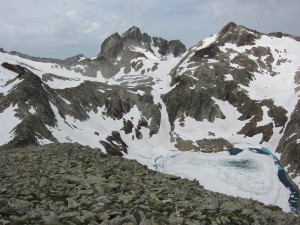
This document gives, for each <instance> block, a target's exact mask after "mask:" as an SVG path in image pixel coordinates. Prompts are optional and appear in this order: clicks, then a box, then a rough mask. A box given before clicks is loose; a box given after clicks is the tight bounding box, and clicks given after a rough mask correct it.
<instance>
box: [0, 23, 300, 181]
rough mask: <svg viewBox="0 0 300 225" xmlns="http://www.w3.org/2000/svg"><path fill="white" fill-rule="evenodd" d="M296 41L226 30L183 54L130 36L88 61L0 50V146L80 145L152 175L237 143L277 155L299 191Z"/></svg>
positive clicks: (110, 42)
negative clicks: (177, 156) (182, 156)
mask: <svg viewBox="0 0 300 225" xmlns="http://www.w3.org/2000/svg"><path fill="white" fill-rule="evenodd" d="M278 36H279V37H278ZM297 39H298V38H297V37H293V38H292V36H291V35H286V34H280V33H275V34H269V35H268V34H263V33H259V32H257V31H254V30H251V29H248V28H245V27H244V26H240V25H236V24H235V23H229V24H227V25H226V26H225V27H224V28H223V29H222V30H221V31H220V32H219V33H217V34H215V35H212V36H211V37H209V38H207V39H204V40H202V41H200V42H199V43H198V44H196V45H195V46H192V47H191V48H189V49H187V50H186V47H185V46H184V45H183V44H182V43H181V42H180V41H167V40H164V39H162V38H155V37H150V36H149V35H148V34H146V33H142V32H141V31H140V29H139V28H137V27H132V28H130V29H129V30H128V31H126V32H125V33H124V34H122V35H119V34H118V33H115V34H113V35H111V36H110V37H108V38H107V39H106V40H105V41H104V42H103V44H102V46H101V50H100V53H99V55H98V56H97V57H95V58H86V57H84V56H83V55H77V56H74V57H70V58H68V59H66V60H55V59H45V58H36V57H30V56H26V55H23V54H20V53H16V52H12V53H7V52H5V51H4V50H3V51H1V53H0V54H1V55H0V60H1V65H2V66H1V68H0V76H1V84H0V85H1V93H0V97H1V99H0V112H1V114H0V116H1V118H0V119H1V121H2V123H3V124H6V120H7V118H9V120H12V121H13V122H12V123H10V124H8V125H7V130H8V132H7V131H5V130H2V133H3V137H6V138H3V140H2V141H1V143H0V144H1V145H3V146H2V148H7V147H19V146H21V145H30V144H38V145H41V144H48V143H52V142H54V143H57V142H79V143H81V144H84V145H90V146H91V147H97V148H101V150H102V151H103V152H107V153H109V154H113V155H119V156H124V157H127V158H133V159H137V160H138V161H139V162H140V163H142V164H145V165H147V166H148V167H150V168H153V162H154V160H155V158H156V157H159V156H160V155H164V154H168V152H169V151H170V150H172V149H178V150H183V151H188V150H196V151H206V152H215V151H216V152H218V151H223V150H226V149H228V148H232V147H233V146H234V144H235V143H236V142H238V141H243V142H250V143H253V145H254V146H266V147H268V148H270V149H271V150H272V151H273V152H274V154H275V150H276V151H277V152H280V154H281V155H280V164H281V165H282V166H284V167H286V169H287V172H288V173H289V175H290V176H291V178H292V179H293V180H294V182H296V183H297V182H299V181H298V177H299V172H300V167H299V163H298V160H297V159H299V156H300V154H299V151H298V150H295V149H298V148H299V147H298V146H299V143H298V140H300V137H299V135H298V133H299V128H298V126H297V124H298V122H297V121H298V113H297V109H298V106H299V103H298V102H299V98H298V96H297V94H298V91H299V89H297V88H298V81H295V79H296V78H297V76H298V75H297V74H298V73H299V72H297V71H298V68H299V65H300V61H299V59H300V56H299V54H297V50H299V49H300V44H299V43H298V42H297ZM296 80H297V79H296ZM282 84H284V85H282ZM37 93H38V94H37ZM297 103H298V104H297ZM297 185H300V183H297Z"/></svg>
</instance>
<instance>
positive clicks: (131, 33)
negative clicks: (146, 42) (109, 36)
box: [122, 26, 143, 41]
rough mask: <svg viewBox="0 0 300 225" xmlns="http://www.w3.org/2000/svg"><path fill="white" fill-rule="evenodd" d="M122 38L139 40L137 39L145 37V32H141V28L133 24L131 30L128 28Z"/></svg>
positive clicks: (140, 39)
mask: <svg viewBox="0 0 300 225" xmlns="http://www.w3.org/2000/svg"><path fill="white" fill-rule="evenodd" d="M122 38H123V39H125V40H126V39H129V40H131V39H133V40H137V41H142V39H143V34H142V32H141V30H140V29H139V28H138V27H136V26H133V27H131V28H130V29H129V30H127V31H126V32H125V33H124V34H122Z"/></svg>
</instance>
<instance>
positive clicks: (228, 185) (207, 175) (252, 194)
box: [155, 148, 298, 212]
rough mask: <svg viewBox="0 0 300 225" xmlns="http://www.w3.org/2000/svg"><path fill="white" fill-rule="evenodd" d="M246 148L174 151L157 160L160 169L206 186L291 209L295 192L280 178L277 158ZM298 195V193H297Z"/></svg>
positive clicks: (287, 210) (221, 191)
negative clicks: (218, 150) (221, 150)
mask: <svg viewBox="0 0 300 225" xmlns="http://www.w3.org/2000/svg"><path fill="white" fill-rule="evenodd" d="M269 153H270V154H268V153H266V152H265V153H264V154H261V153H260V154H258V152H257V151H255V150H253V149H252V150H250V149H249V148H248V149H244V150H242V151H238V152H237V153H236V154H230V152H229V151H223V152H218V153H203V152H191V151H189V152H181V151H172V152H170V153H168V154H167V155H163V156H159V157H157V158H156V160H155V165H156V168H157V170H158V171H160V172H162V173H168V174H173V175H177V176H180V177H184V178H188V179H196V180H198V181H199V183H200V184H201V185H203V186H204V187H205V188H206V189H208V190H212V191H216V192H220V193H224V194H228V195H232V196H239V197H244V198H252V199H255V200H258V201H260V202H263V203H265V204H272V205H277V206H279V207H281V208H282V209H283V211H285V212H290V211H291V205H290V202H289V199H290V196H291V191H290V189H289V188H287V187H286V186H285V185H284V184H283V183H282V182H281V180H280V179H279V176H278V171H279V170H278V165H277V164H276V162H275V161H276V157H275V156H274V155H273V154H272V153H271V152H269ZM297 197H298V196H297Z"/></svg>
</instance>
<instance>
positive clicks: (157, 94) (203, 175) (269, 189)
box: [0, 35, 300, 212]
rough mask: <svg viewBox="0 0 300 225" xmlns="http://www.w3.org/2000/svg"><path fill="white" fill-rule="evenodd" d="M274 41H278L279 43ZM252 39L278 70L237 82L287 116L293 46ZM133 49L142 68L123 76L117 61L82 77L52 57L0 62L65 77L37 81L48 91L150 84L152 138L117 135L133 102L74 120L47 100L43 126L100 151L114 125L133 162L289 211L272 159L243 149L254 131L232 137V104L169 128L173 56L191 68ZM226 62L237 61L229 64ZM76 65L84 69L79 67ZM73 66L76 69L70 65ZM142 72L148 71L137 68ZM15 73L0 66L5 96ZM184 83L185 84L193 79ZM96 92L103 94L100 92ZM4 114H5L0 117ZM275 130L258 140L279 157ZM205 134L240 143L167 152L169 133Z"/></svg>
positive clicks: (296, 53)
mask: <svg viewBox="0 0 300 225" xmlns="http://www.w3.org/2000/svg"><path fill="white" fill-rule="evenodd" d="M216 38H217V35H213V36H211V37H209V38H207V39H205V40H203V41H202V42H199V44H198V45H196V46H195V47H193V48H191V49H190V51H192V50H195V51H196V50H200V49H202V48H205V47H207V46H208V45H209V44H211V43H213V42H214V41H216ZM282 42H284V43H285V44H284V45H283V44H282ZM256 45H257V46H271V51H272V54H273V55H274V58H275V60H274V63H273V65H272V67H273V69H274V70H275V71H277V72H278V73H279V75H275V76H271V75H270V74H269V73H268V72H267V71H262V73H258V72H257V73H255V74H254V75H255V76H254V79H253V80H252V81H251V82H250V84H249V86H248V87H246V86H241V88H243V89H244V90H246V91H247V93H248V95H249V96H250V97H251V98H252V99H255V100H258V101H260V100H262V99H265V98H269V99H273V100H274V102H275V103H276V104H277V105H278V106H282V107H284V108H285V109H286V110H287V111H288V115H287V116H290V115H291V113H292V112H293V110H294V107H295V105H296V103H297V99H296V98H295V97H294V96H295V90H294V89H295V87H296V85H295V83H294V77H293V76H294V74H295V72H296V71H297V70H298V68H299V65H300V44H299V43H298V42H297V43H296V41H294V40H292V39H290V38H283V39H279V38H275V37H273V38H271V37H265V36H263V37H262V38H261V39H260V40H258V41H257V42H256ZM252 47H253V46H248V47H237V46H236V45H233V44H226V45H224V46H223V47H221V50H222V51H224V52H226V51H227V48H231V49H233V50H234V51H236V52H245V50H246V49H247V48H252ZM133 50H134V51H137V52H143V53H144V55H145V56H146V58H137V59H135V62H137V61H138V60H143V66H142V67H141V68H140V69H139V70H138V71H133V70H132V71H131V73H130V74H125V72H124V69H125V67H124V68H121V69H120V71H119V72H118V73H117V74H116V75H115V76H113V77H111V78H109V79H106V78H104V77H103V76H102V74H101V72H100V71H98V73H97V76H96V77H87V76H83V75H82V74H80V73H79V72H75V71H74V70H69V69H67V68H63V67H60V66H58V65H56V64H54V63H41V62H35V61H31V60H28V59H24V58H21V57H19V56H16V55H11V54H8V53H1V52H0V62H8V63H11V64H20V65H22V66H24V67H26V68H28V69H29V70H31V71H32V72H33V73H35V74H37V75H38V76H39V77H40V78H42V76H43V74H45V73H52V74H55V75H58V76H61V77H64V78H68V79H65V80H60V79H57V80H55V79H54V80H52V81H51V80H49V81H47V82H44V83H46V84H48V85H49V86H50V87H51V88H56V89H63V88H70V87H76V86H78V85H80V84H81V83H83V82H84V81H86V80H89V81H97V82H103V83H106V84H108V85H120V86H127V87H128V88H132V87H136V86H138V85H146V86H151V87H152V91H151V94H152V95H153V101H154V103H155V104H160V105H161V110H160V112H161V121H160V129H159V132H158V133H157V134H156V135H153V136H152V137H150V136H149V129H147V128H145V127H142V128H141V129H140V130H139V131H140V132H141V134H142V136H143V138H142V139H137V138H135V139H133V134H125V132H124V131H123V130H121V129H122V127H123V118H124V119H125V120H131V121H132V123H133V125H134V127H136V126H137V125H138V122H139V121H138V120H139V118H140V112H139V110H138V108H137V107H136V106H135V107H133V108H132V109H131V111H129V112H128V113H127V114H126V115H124V117H123V118H122V119H120V120H116V119H112V118H109V117H106V116H103V115H102V112H104V111H105V110H106V109H105V107H102V108H100V107H99V108H97V110H98V112H94V111H90V112H87V113H88V115H89V119H87V120H86V121H78V120H76V119H74V118H73V117H71V116H68V115H66V116H65V118H62V117H61V116H60V114H59V112H58V109H57V107H56V106H55V105H53V104H51V108H52V110H53V112H54V114H55V116H56V119H57V124H56V126H55V127H47V128H48V129H49V130H50V131H51V132H52V134H53V136H54V137H55V138H56V139H57V140H58V141H59V142H78V143H80V144H83V145H89V146H91V147H96V148H100V149H101V150H102V151H103V152H105V149H104V148H103V146H102V145H101V144H100V142H99V141H100V140H105V138H106V137H107V136H108V135H109V134H110V133H111V132H112V131H119V133H120V135H121V137H122V140H123V141H124V142H125V143H126V144H127V146H128V154H126V155H125V156H124V157H125V158H128V159H135V160H137V161H138V162H140V163H141V164H144V165H146V166H148V167H149V168H151V169H156V170H158V171H160V172H163V173H168V174H173V175H178V176H180V177H183V178H188V179H197V180H198V181H199V183H200V184H201V185H203V186H204V187H205V188H206V189H208V190H211V191H216V192H220V193H224V194H227V195H232V196H239V197H244V198H252V199H255V200H258V201H260V202H263V203H265V204H272V205H277V206H279V207H281V208H282V209H283V211H285V212H290V211H291V209H290V205H289V201H288V200H289V197H290V191H289V190H288V189H287V188H286V187H285V186H284V185H283V184H282V183H281V182H280V180H279V178H278V175H277V174H278V167H277V165H275V164H274V161H273V160H272V158H271V157H270V156H267V155H261V154H257V153H254V152H252V151H249V148H250V147H258V148H260V147H261V146H259V145H258V143H259V141H260V140H261V138H262V134H258V135H255V136H253V137H245V136H244V135H238V134H237V132H238V131H239V130H241V127H243V126H244V125H245V124H246V123H247V122H249V120H250V119H249V120H247V121H240V120H238V118H239V117H240V116H241V114H240V113H239V112H238V111H237V109H236V108H235V107H234V106H232V105H231V104H229V103H228V102H224V101H221V100H218V99H215V98H214V99H213V100H214V101H215V103H216V104H217V105H218V106H219V108H220V109H221V111H222V112H223V113H224V115H225V117H226V118H225V119H218V118H217V119H215V121H214V122H213V123H211V122H209V121H207V120H204V121H196V120H195V119H194V118H191V117H185V126H184V127H182V126H180V125H179V124H180V121H179V119H177V120H176V121H175V124H174V125H175V126H174V130H172V132H171V125H170V123H169V118H168V113H167V110H166V106H165V104H164V102H163V100H162V98H161V95H162V94H165V93H168V92H169V91H171V90H172V89H173V88H174V87H175V86H176V85H174V86H172V87H171V86H170V83H171V76H169V74H170V72H171V70H172V69H173V68H176V66H177V65H178V64H179V62H180V61H181V60H183V59H185V61H184V62H182V64H181V65H183V66H182V67H181V68H180V69H181V70H180V71H177V72H178V74H179V75H183V74H184V73H185V72H186V71H191V73H186V74H185V75H187V76H191V77H193V74H194V73H193V72H194V71H193V70H194V69H195V68H196V67H195V68H194V67H188V66H189V63H188V62H187V61H188V59H186V58H185V57H186V54H187V53H185V54H183V55H182V56H181V57H177V58H175V57H171V56H168V57H167V58H161V56H160V55H159V54H158V52H157V49H156V50H155V51H154V54H153V53H151V52H147V51H144V50H143V49H142V48H138V47H134V48H133ZM285 52H287V53H289V54H288V57H289V58H287V60H286V62H283V63H281V64H280V65H279V64H276V62H277V61H278V60H280V59H281V58H282V57H283V56H284V57H285ZM234 54H236V53H234ZM231 57H232V56H231ZM286 57H287V56H286ZM118 60H119V59H118ZM118 60H117V61H118ZM209 63H215V61H214V60H210V61H209ZM154 65H155V66H156V67H157V69H156V70H155V71H151V70H150V69H149V68H152V67H153V66H154ZM231 66H232V67H233V66H238V65H235V64H233V63H232V64H231ZM78 68H80V69H84V68H83V67H82V68H81V67H78ZM73 69H76V68H75V67H74V68H73ZM147 69H149V70H147ZM142 70H144V71H148V72H145V74H141V71H142ZM15 77H16V74H15V73H13V72H11V71H8V70H6V69H4V68H3V67H0V85H1V86H0V87H1V88H0V94H3V95H7V93H9V91H10V90H11V89H12V88H14V86H16V85H17V84H18V82H21V80H19V79H17V80H14V81H13V82H11V83H9V84H8V83H7V82H8V81H11V80H13V79H14V78H15ZM193 78H194V80H196V81H197V80H198V79H197V78H196V77H193ZM231 80H234V78H233V76H232V75H231V74H227V75H226V76H225V81H231ZM189 88H190V89H191V90H193V89H194V88H195V85H194V86H191V87H189ZM99 91H100V92H104V91H105V90H99ZM136 93H139V94H140V95H143V94H144V93H145V92H144V91H142V90H138V91H137V92H136ZM0 96H1V95H0ZM62 99H63V98H62ZM63 100H64V102H65V103H66V104H71V103H70V102H69V101H68V100H67V99H63ZM17 109H18V106H17V105H15V106H10V107H8V108H6V109H5V110H4V111H3V112H1V113H0V122H1V127H2V128H1V129H0V136H1V139H0V145H3V144H5V143H7V142H9V140H11V139H12V137H13V135H14V134H13V129H14V128H15V126H16V125H17V124H18V123H20V122H21V120H19V119H18V118H16V117H12V116H11V115H14V114H15V112H16V110H17ZM30 110H31V111H30V112H31V113H33V114H34V113H35V110H34V109H30ZM262 110H263V119H262V121H259V122H258V125H266V124H268V123H270V122H272V118H270V117H269V116H268V108H267V107H264V108H263V109H262ZM7 118H10V119H9V120H7ZM11 118H12V119H11ZM132 118H133V119H132ZM148 122H149V121H148ZM3 128H5V129H3ZM281 129H282V128H281V127H278V128H275V127H274V129H273V130H274V134H273V136H272V138H271V140H270V141H269V142H267V143H264V144H263V145H264V147H267V148H268V149H270V150H271V151H272V153H273V154H274V155H276V156H277V157H280V155H279V154H277V153H274V150H275V149H276V146H277V145H278V142H279V140H280V137H281V135H282V134H281V133H280V132H281ZM95 132H97V133H98V135H95ZM210 132H213V133H214V135H215V136H214V138H218V137H222V138H224V139H227V140H228V141H230V142H231V143H236V142H240V143H242V144H239V145H236V147H239V148H242V149H243V151H242V152H241V153H240V154H238V155H230V154H229V153H228V152H226V151H225V152H219V153H201V152H193V151H188V152H180V151H174V149H176V148H175V142H174V141H172V140H171V138H170V136H171V135H172V134H176V135H177V136H178V137H181V138H182V139H184V140H191V141H196V140H199V139H204V138H211V136H209V133H210ZM38 141H39V143H40V144H47V143H50V141H49V140H47V139H43V138H42V137H39V140H38ZM244 143H251V144H244ZM294 181H295V183H296V184H297V185H298V186H299V187H300V178H299V177H296V178H294Z"/></svg>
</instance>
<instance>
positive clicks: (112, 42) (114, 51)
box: [99, 33, 124, 58]
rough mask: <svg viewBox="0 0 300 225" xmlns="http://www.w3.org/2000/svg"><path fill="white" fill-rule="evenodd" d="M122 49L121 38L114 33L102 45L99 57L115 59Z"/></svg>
mask: <svg viewBox="0 0 300 225" xmlns="http://www.w3.org/2000/svg"><path fill="white" fill-rule="evenodd" d="M123 47H124V42H123V40H122V38H121V37H120V35H119V34H118V33H114V34H113V35H111V36H110V37H108V38H107V39H105V41H104V42H103V43H102V45H101V52H100V54H99V56H101V55H103V56H106V57H108V58H115V57H117V56H118V54H119V52H120V51H121V50H122V49H123Z"/></svg>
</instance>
